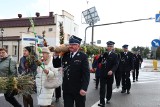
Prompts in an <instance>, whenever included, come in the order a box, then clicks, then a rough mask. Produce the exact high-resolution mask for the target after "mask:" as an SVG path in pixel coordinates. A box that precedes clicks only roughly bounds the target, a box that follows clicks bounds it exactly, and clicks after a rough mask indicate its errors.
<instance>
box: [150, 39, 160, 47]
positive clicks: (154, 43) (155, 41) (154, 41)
mask: <svg viewBox="0 0 160 107" xmlns="http://www.w3.org/2000/svg"><path fill="white" fill-rule="evenodd" d="M151 44H152V46H153V47H159V46H160V40H159V39H154V40H152V42H151Z"/></svg>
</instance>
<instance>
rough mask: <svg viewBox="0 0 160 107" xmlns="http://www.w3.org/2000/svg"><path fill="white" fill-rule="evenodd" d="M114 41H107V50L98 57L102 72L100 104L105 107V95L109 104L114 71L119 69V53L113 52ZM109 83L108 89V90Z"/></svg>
mask: <svg viewBox="0 0 160 107" xmlns="http://www.w3.org/2000/svg"><path fill="white" fill-rule="evenodd" d="M114 44H115V43H114V42H112V41H108V42H107V52H105V53H104V54H102V55H101V56H100V58H99V59H98V62H99V63H101V65H102V66H101V73H100V103H99V104H98V106H100V107H105V97H106V99H107V104H108V103H109V101H110V99H111V96H112V84H113V81H114V72H115V71H116V69H117V66H118V63H117V54H116V53H114V52H112V49H113V48H114ZM106 85H107V90H106V88H105V87H106Z"/></svg>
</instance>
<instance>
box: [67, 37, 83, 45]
mask: <svg viewBox="0 0 160 107" xmlns="http://www.w3.org/2000/svg"><path fill="white" fill-rule="evenodd" d="M81 41H82V39H81V38H79V37H77V36H74V35H72V36H71V37H70V38H69V44H81Z"/></svg>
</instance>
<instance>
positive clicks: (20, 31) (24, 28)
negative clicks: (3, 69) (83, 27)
mask: <svg viewBox="0 0 160 107" xmlns="http://www.w3.org/2000/svg"><path fill="white" fill-rule="evenodd" d="M18 17H19V18H13V19H1V20H0V29H2V28H3V30H4V32H3V33H2V32H1V36H0V47H2V44H3V47H5V48H6V49H8V53H9V55H12V57H14V58H15V60H17V61H19V59H20V57H21V56H22V54H23V47H25V46H28V45H31V43H33V44H34V43H35V41H34V39H35V36H34V33H33V32H35V33H36V35H40V36H42V35H43V34H42V32H43V31H45V34H44V35H45V37H44V38H45V39H46V40H47V43H48V45H49V46H56V45H59V32H60V27H59V22H62V23H63V29H64V43H68V40H69V37H70V36H71V35H76V36H78V25H77V24H75V23H74V16H73V15H71V14H70V13H68V12H66V11H64V10H62V15H58V14H53V12H49V15H48V16H40V13H38V12H36V17H32V18H31V19H32V20H33V21H34V25H35V27H34V29H33V27H32V26H31V23H30V20H29V17H25V18H23V17H22V15H21V14H18ZM33 30H34V31H33Z"/></svg>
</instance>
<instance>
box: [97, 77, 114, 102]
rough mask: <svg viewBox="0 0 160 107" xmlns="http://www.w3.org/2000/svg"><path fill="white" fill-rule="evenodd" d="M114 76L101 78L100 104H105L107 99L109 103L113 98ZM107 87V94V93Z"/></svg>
mask: <svg viewBox="0 0 160 107" xmlns="http://www.w3.org/2000/svg"><path fill="white" fill-rule="evenodd" d="M112 84H113V76H107V77H101V78H100V103H101V104H105V97H106V99H107V100H108V101H109V100H110V99H111V97H112ZM106 85H107V93H106Z"/></svg>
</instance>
